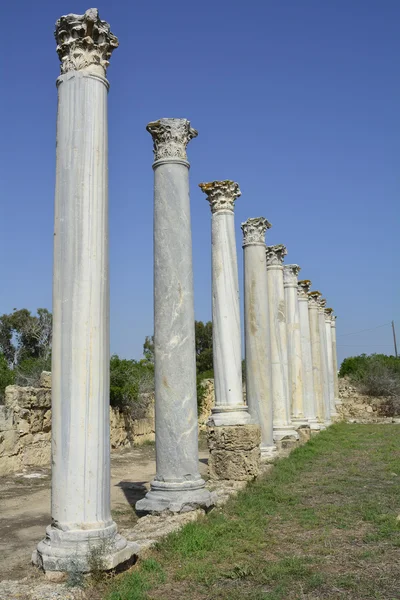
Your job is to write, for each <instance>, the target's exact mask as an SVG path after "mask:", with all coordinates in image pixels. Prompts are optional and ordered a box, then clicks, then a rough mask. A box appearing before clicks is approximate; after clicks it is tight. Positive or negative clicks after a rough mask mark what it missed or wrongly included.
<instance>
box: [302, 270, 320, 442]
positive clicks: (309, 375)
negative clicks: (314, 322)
mask: <svg viewBox="0 0 400 600" xmlns="http://www.w3.org/2000/svg"><path fill="white" fill-rule="evenodd" d="M310 283H311V282H308V281H307V280H303V281H301V282H299V287H298V291H299V293H298V302H299V317H300V336H301V353H302V363H303V400H304V416H305V418H306V419H307V422H308V423H309V425H310V428H311V429H314V430H319V424H318V420H317V410H316V402H315V394H314V380H313V362H312V353H311V336H310V320H309V311H308V297H307V292H308V290H309V285H310Z"/></svg>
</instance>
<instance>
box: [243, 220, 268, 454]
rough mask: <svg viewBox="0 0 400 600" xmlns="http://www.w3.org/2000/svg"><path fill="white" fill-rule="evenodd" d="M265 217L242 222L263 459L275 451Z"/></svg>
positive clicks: (252, 380)
mask: <svg viewBox="0 0 400 600" xmlns="http://www.w3.org/2000/svg"><path fill="white" fill-rule="evenodd" d="M270 227H271V224H270V223H269V222H268V221H267V220H266V219H264V218H263V217H259V218H255V219H248V220H247V221H246V222H245V223H242V231H243V255H244V265H243V266H244V327H245V349H246V396H247V404H248V407H249V412H250V414H251V416H252V417H253V419H254V421H255V422H257V423H259V424H260V427H261V457H262V458H270V457H272V456H273V455H274V452H275V451H276V446H275V444H274V439H273V430H272V429H273V424H272V389H271V375H270V365H271V351H270V345H269V335H268V330H269V323H268V284H267V263H266V257H265V232H266V231H267V229H269V228H270Z"/></svg>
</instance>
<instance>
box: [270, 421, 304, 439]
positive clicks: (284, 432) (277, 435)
mask: <svg viewBox="0 0 400 600" xmlns="http://www.w3.org/2000/svg"><path fill="white" fill-rule="evenodd" d="M273 435H274V442H280V441H282V440H283V439H285V438H292V439H294V440H298V439H299V434H298V433H297V431H296V429H295V428H294V427H293V425H281V426H279V425H277V426H276V427H274V429H273Z"/></svg>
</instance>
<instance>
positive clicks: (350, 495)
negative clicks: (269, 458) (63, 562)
mask: <svg viewBox="0 0 400 600" xmlns="http://www.w3.org/2000/svg"><path fill="white" fill-rule="evenodd" d="M399 434H400V426H398V425H359V424H343V423H342V424H337V425H334V426H332V427H330V428H329V429H328V430H326V431H324V432H322V433H320V434H319V435H318V436H316V437H313V438H312V439H311V440H310V442H308V444H306V445H305V446H303V447H301V448H297V449H296V450H295V451H294V452H292V454H291V455H290V456H289V457H288V458H287V459H282V460H280V461H278V462H277V464H276V466H275V467H274V469H273V470H272V471H271V472H270V473H269V474H268V475H267V476H266V477H264V478H260V479H258V480H257V481H256V482H253V483H251V484H249V485H248V486H247V487H246V488H245V489H244V490H242V491H241V492H240V493H239V494H238V495H237V496H236V497H235V498H231V499H230V500H229V501H228V503H227V504H226V505H225V506H224V507H223V508H222V509H215V510H213V511H211V512H210V513H209V514H208V515H207V516H205V517H203V518H201V519H199V520H198V521H196V522H194V523H189V524H188V525H186V526H185V527H184V528H183V529H182V530H181V531H179V532H177V533H173V534H171V535H170V536H168V537H167V538H165V539H164V540H162V541H161V542H159V543H158V544H157V546H156V548H155V550H153V551H152V552H151V557H152V560H153V561H154V562H153V563H151V564H154V565H157V566H156V567H154V570H153V571H152V570H151V569H150V570H148V561H143V562H141V563H139V565H138V566H137V567H135V568H134V569H133V570H132V572H131V573H129V574H126V575H125V576H122V577H120V578H119V579H118V580H117V581H116V582H115V584H114V587H113V589H112V591H111V592H110V593H109V595H108V596H106V598H107V600H156V599H161V598H162V599H163V600H176V598H191V599H193V600H217V599H218V600H221V599H222V600H223V599H226V600H235V599H238V600H243V598H246V600H247V599H251V600H278V599H285V600H300V599H302V598H308V597H309V598H310V599H311V598H312V599H316V598H324V599H326V598H327V599H329V598H332V599H336V598H346V600H347V599H349V600H360V599H364V598H365V599H369V598H384V599H386V600H387V599H391V598H395V597H396V596H398V592H397V587H398V586H397V582H398V581H399V579H400V566H399V562H398V558H397V555H398V549H397V548H398V546H400V527H399V524H398V521H396V518H397V516H398V514H399V513H400V505H399V498H400V442H399V439H400V438H399ZM397 473H399V476H398V475H397ZM146 565H147V566H146ZM146 569H147V570H146ZM133 590H134V591H133ZM118 594H119V595H118ZM129 594H130V595H129ZM307 594H309V596H307Z"/></svg>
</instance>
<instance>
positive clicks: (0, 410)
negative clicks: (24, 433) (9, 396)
mask: <svg viewBox="0 0 400 600" xmlns="http://www.w3.org/2000/svg"><path fill="white" fill-rule="evenodd" d="M12 427H13V414H12V412H11V411H10V410H8V408H7V407H6V406H0V431H8V430H9V429H12Z"/></svg>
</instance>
